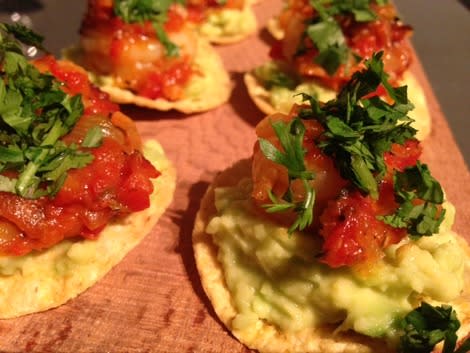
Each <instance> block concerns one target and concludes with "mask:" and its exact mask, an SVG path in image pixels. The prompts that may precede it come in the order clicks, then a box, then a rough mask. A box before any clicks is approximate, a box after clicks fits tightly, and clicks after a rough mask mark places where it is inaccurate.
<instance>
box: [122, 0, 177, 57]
mask: <svg viewBox="0 0 470 353" xmlns="http://www.w3.org/2000/svg"><path fill="white" fill-rule="evenodd" d="M173 3H181V4H184V0H177V1H171V0H160V1H155V0H116V1H114V13H115V15H116V16H118V17H120V18H122V20H123V21H124V22H126V23H143V22H145V21H150V22H151V23H152V26H153V28H154V29H155V33H156V35H157V38H158V39H159V40H160V42H161V43H162V44H163V46H164V47H165V50H166V53H167V55H168V56H179V48H178V46H177V45H176V44H174V43H173V42H172V41H170V39H169V38H168V36H167V34H166V32H165V30H164V24H165V22H166V21H167V18H168V10H169V8H170V6H171V4H173Z"/></svg>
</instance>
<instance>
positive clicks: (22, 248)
mask: <svg viewBox="0 0 470 353" xmlns="http://www.w3.org/2000/svg"><path fill="white" fill-rule="evenodd" d="M34 65H35V66H36V67H37V68H38V69H39V70H40V71H42V72H46V71H47V72H50V73H52V74H53V75H54V76H55V77H56V78H57V79H58V80H59V81H61V82H62V83H63V86H62V89H63V90H64V91H65V92H66V93H69V94H72V95H75V94H81V95H82V101H83V104H84V107H85V110H84V114H83V115H82V116H81V118H80V119H79V120H78V122H77V124H76V125H75V126H74V128H73V129H72V130H71V131H70V133H68V134H67V135H65V136H64V137H63V138H62V141H63V142H65V143H66V144H67V145H70V144H72V143H76V144H80V143H81V142H82V140H83V138H84V137H85V135H86V133H87V131H88V130H89V129H90V128H91V127H95V126H98V127H99V128H100V130H101V132H102V136H103V139H102V143H101V144H100V145H99V146H98V147H94V148H85V147H80V148H81V149H83V150H86V151H87V152H90V153H91V154H92V155H93V160H92V162H91V163H90V164H88V165H86V166H85V167H83V168H79V169H71V170H69V172H68V174H67V177H66V179H65V182H64V184H63V186H62V187H61V189H60V190H59V191H58V193H57V194H56V195H55V196H54V197H50V196H43V197H40V198H38V199H26V198H22V197H20V196H18V195H16V194H13V193H8V192H0V254H3V255H23V254H27V253H29V252H31V251H32V250H41V249H47V248H49V247H51V246H52V245H54V244H56V243H58V242H60V241H61V240H63V239H66V238H72V237H82V238H87V239H94V238H96V237H98V236H99V233H100V231H101V230H102V229H103V228H104V227H105V226H106V225H107V224H108V223H109V222H110V221H112V220H114V219H115V218H116V217H122V216H125V215H127V214H129V213H130V212H135V211H139V210H142V209H145V208H147V207H148V206H149V202H150V201H149V196H150V194H151V193H152V192H153V184H152V181H151V179H152V178H156V177H158V176H159V172H158V171H157V170H156V169H155V168H154V167H153V166H152V165H151V164H150V162H149V161H147V160H146V159H145V158H144V157H143V156H142V153H141V152H140V147H141V146H140V139H139V136H138V134H137V129H136V127H135V124H134V123H133V122H132V121H131V120H130V119H129V118H128V117H127V116H125V115H124V114H122V113H121V112H120V111H119V107H118V106H117V105H115V104H113V103H111V102H110V101H109V100H108V97H107V95H106V94H104V93H102V92H101V91H99V90H98V89H97V88H95V87H94V86H93V85H91V84H90V82H89V81H88V78H87V74H86V72H85V71H84V70H83V69H81V68H79V67H77V66H75V65H74V64H71V63H69V62H60V61H56V60H55V59H54V58H53V57H51V56H46V57H44V58H41V59H39V60H36V61H35V62H34ZM9 173H12V172H11V171H10V172H9Z"/></svg>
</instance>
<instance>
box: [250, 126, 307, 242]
mask: <svg viewBox="0 0 470 353" xmlns="http://www.w3.org/2000/svg"><path fill="white" fill-rule="evenodd" d="M272 127H273V129H274V131H275V133H276V136H277V138H278V139H279V142H280V143H281V146H282V149H283V151H281V150H279V149H277V148H276V147H275V146H274V145H273V144H272V143H271V142H269V141H268V140H266V139H260V141H259V143H260V148H261V151H262V152H263V154H264V155H265V156H266V158H267V159H269V160H271V161H273V162H275V163H277V164H280V165H283V166H284V167H286V168H287V172H288V177H289V188H288V191H287V192H286V193H285V195H283V196H282V198H281V199H279V198H277V197H276V196H275V195H274V194H273V193H272V192H269V197H270V199H271V201H272V204H267V205H265V208H266V211H267V212H270V213H272V212H285V211H289V210H293V211H295V212H296V213H297V214H298V217H297V219H296V221H295V222H294V223H293V224H292V225H291V226H290V228H289V233H292V232H293V231H294V230H295V229H299V230H303V229H305V228H306V227H308V226H309V225H310V224H311V223H312V220H313V205H314V203H315V190H314V189H313V187H312V186H311V185H310V184H309V183H308V181H309V180H312V179H313V178H314V173H313V172H311V171H308V170H307V169H306V167H305V163H304V156H305V150H304V148H303V145H302V144H303V140H304V135H305V126H304V125H303V123H302V122H301V120H300V119H298V118H296V119H293V120H291V121H290V122H289V123H287V124H286V123H284V122H282V121H276V122H274V123H273V124H272ZM296 179H299V180H301V181H302V184H303V187H304V191H305V198H304V199H303V200H301V201H298V200H294V197H293V192H292V189H291V185H292V182H293V181H294V180H296Z"/></svg>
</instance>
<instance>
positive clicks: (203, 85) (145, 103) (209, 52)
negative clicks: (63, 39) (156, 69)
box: [64, 37, 232, 114]
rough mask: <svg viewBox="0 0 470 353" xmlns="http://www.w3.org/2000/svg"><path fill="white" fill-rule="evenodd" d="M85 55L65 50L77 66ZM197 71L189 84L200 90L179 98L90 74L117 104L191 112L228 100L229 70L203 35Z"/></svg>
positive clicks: (199, 39) (78, 50)
mask: <svg viewBox="0 0 470 353" xmlns="http://www.w3.org/2000/svg"><path fill="white" fill-rule="evenodd" d="M82 55H83V53H82V52H81V50H80V48H70V49H68V50H66V51H64V56H65V58H66V59H69V60H71V61H73V62H75V63H76V64H78V65H80V63H81V56H82ZM194 70H195V72H196V74H195V75H193V77H192V79H191V81H190V82H189V84H188V87H190V86H192V85H194V86H198V87H199V89H198V90H197V92H194V93H193V94H189V95H188V96H187V97H184V98H183V99H180V100H176V101H169V100H166V99H162V98H157V99H151V98H146V97H143V96H139V95H136V94H135V93H133V92H132V91H130V90H127V89H123V88H120V87H118V86H117V85H115V84H114V82H113V79H112V77H100V76H96V75H94V74H90V80H91V81H92V82H93V83H95V84H96V85H98V86H99V87H100V89H101V90H102V91H104V92H106V93H108V94H109V96H110V98H111V100H112V101H114V102H116V103H119V104H134V105H137V106H140V107H144V108H149V109H155V110H162V111H167V110H171V109H175V110H178V111H180V112H183V113H187V114H190V113H197V112H203V111H207V110H210V109H213V108H216V107H218V106H219V105H222V104H224V103H225V102H227V101H228V99H229V97H230V93H231V90H232V84H231V83H230V77H229V75H228V72H227V71H226V70H225V67H224V64H223V62H222V59H221V58H220V56H219V54H218V53H217V51H216V50H215V49H214V48H213V47H212V46H211V45H210V43H209V42H208V41H207V40H206V39H204V38H202V37H199V38H198V40H197V54H196V57H195V60H194ZM187 91H188V90H186V93H187Z"/></svg>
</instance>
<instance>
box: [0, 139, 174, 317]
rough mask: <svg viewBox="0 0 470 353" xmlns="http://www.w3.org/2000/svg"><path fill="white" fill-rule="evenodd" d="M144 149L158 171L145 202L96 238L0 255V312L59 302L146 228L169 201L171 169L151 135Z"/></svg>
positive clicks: (100, 272)
mask: <svg viewBox="0 0 470 353" xmlns="http://www.w3.org/2000/svg"><path fill="white" fill-rule="evenodd" d="M144 155H145V156H146V158H147V159H148V160H149V161H150V162H152V164H153V165H154V166H155V167H156V168H157V170H159V171H160V172H161V175H160V176H159V177H158V178H156V179H153V184H154V191H153V193H152V195H151V196H150V207H149V208H147V209H145V210H143V211H140V212H136V213H133V214H131V215H129V216H127V217H125V218H123V219H120V220H117V221H115V222H113V223H110V224H108V226H107V227H106V228H105V229H104V230H103V231H102V232H101V233H100V235H99V237H98V239H96V240H83V239H81V240H64V241H62V242H60V243H58V244H57V245H55V246H53V247H51V248H49V249H48V250H45V251H35V252H33V253H31V254H28V255H24V256H19V257H14V256H2V257H0V318H1V319H6V318H14V317H18V316H21V315H25V314H30V313H35V312H39V311H44V310H47V309H51V308H54V307H57V306H60V305H62V304H64V303H65V302H67V301H68V300H70V299H72V298H74V297H76V296H77V295H79V294H80V293H82V292H83V291H85V290H86V289H87V288H89V287H91V286H92V285H93V284H95V283H96V282H97V281H98V280H100V279H101V278H102V277H103V276H104V275H105V274H106V273H108V272H109V271H110V270H111V269H112V268H113V267H114V266H115V265H116V264H117V263H119V262H120V261H121V260H122V259H123V258H124V256H125V255H126V254H127V253H128V252H129V251H131V250H132V249H133V248H134V247H135V246H136V245H137V244H139V242H140V241H141V240H142V239H143V238H144V237H145V236H146V235H147V234H148V233H149V232H150V231H151V229H152V228H153V226H154V225H155V224H156V222H157V221H158V219H159V218H160V216H161V215H162V214H163V213H164V211H165V209H166V208H167V207H168V205H169V204H170V202H171V200H172V198H173V192H174V189H175V183H176V173H175V170H174V168H173V166H172V164H171V162H170V161H169V160H168V159H167V157H166V156H165V154H164V152H163V149H162V147H161V146H160V145H159V144H158V143H157V142H156V141H153V140H151V141H147V142H146V143H145V145H144Z"/></svg>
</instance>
